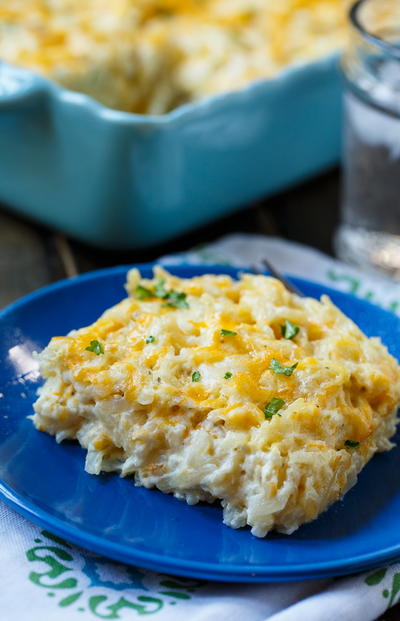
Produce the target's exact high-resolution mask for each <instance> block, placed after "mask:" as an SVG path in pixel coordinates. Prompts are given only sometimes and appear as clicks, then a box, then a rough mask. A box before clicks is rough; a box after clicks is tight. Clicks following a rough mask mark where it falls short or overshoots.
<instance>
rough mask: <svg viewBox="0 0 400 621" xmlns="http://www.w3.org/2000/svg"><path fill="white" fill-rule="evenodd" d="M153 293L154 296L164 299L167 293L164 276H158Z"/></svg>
mask: <svg viewBox="0 0 400 621" xmlns="http://www.w3.org/2000/svg"><path fill="white" fill-rule="evenodd" d="M154 295H155V296H156V298H162V299H164V298H165V297H167V295H168V291H167V290H166V288H165V278H159V279H158V280H157V281H156V283H155V286H154Z"/></svg>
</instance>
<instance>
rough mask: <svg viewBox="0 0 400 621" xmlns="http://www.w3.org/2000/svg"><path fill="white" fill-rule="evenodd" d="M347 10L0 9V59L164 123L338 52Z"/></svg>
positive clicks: (50, 3)
mask: <svg viewBox="0 0 400 621" xmlns="http://www.w3.org/2000/svg"><path fill="white" fill-rule="evenodd" d="M348 5H349V0H280V1H279V2H276V1H275V0H112V1H111V0H86V1H85V2H82V1H81V0H2V1H1V2H0V58H2V59H3V60H6V61H8V62H10V63H13V64H16V65H21V66H23V67H27V68H30V69H33V70H34V71H36V72H38V73H41V74H44V75H46V76H48V77H50V78H51V79H54V80H55V81H57V82H59V83H60V84H62V85H64V86H66V87H67V88H70V89H72V90H76V91H81V92H83V93H87V94H89V95H91V96H92V97H94V98H95V99H98V100H99V101H101V102H102V103H104V104H105V105H107V106H110V107H111V108H117V109H120V110H126V111H131V112H139V113H153V114H161V113H164V112H166V111H168V110H170V109H172V108H174V107H175V106H177V105H179V104H180V103H183V102H186V101H190V100H193V99H198V98H200V97H203V96H204V95H208V94H212V93H217V92H225V91H230V90H235V89H239V88H241V87H243V86H244V85H245V84H247V83H248V82H249V81H252V80H255V79H260V78H265V77H270V76H273V75H274V74H276V73H277V72H278V71H280V70H281V69H282V68H283V67H285V66H287V65H289V64H292V63H296V62H307V61H309V60H312V59H316V58H320V57H323V56H325V55H326V54H329V53H331V52H333V51H336V50H338V49H340V48H341V47H342V46H343V43H344V38H345V31H346V11H347V7H348Z"/></svg>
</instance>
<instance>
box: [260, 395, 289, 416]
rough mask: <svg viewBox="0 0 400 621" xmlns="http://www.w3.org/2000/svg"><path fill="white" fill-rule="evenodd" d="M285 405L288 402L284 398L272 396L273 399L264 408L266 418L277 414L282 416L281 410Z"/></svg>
mask: <svg viewBox="0 0 400 621" xmlns="http://www.w3.org/2000/svg"><path fill="white" fill-rule="evenodd" d="M285 405H286V403H285V401H284V400H283V399H279V397H272V399H271V401H270V402H269V403H267V405H266V406H265V408H264V414H265V418H272V417H273V416H274V415H275V414H277V415H278V416H280V414H279V410H280V409H281V408H283V406H285Z"/></svg>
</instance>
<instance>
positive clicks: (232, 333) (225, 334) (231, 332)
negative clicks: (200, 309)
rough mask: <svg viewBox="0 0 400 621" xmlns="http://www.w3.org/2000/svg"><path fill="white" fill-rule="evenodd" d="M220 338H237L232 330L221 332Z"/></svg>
mask: <svg viewBox="0 0 400 621" xmlns="http://www.w3.org/2000/svg"><path fill="white" fill-rule="evenodd" d="M221 336H237V332H234V331H233V330H224V329H222V330H221Z"/></svg>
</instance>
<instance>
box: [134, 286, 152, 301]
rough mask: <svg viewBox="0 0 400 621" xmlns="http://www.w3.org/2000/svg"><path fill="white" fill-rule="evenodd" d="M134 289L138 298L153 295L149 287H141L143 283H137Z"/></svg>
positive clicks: (144, 298)
mask: <svg viewBox="0 0 400 621" xmlns="http://www.w3.org/2000/svg"><path fill="white" fill-rule="evenodd" d="M135 291H136V297H137V299H138V300H147V298H152V297H153V295H154V294H153V292H152V291H151V289H148V288H147V287H143V285H138V286H137V287H136V290H135Z"/></svg>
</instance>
